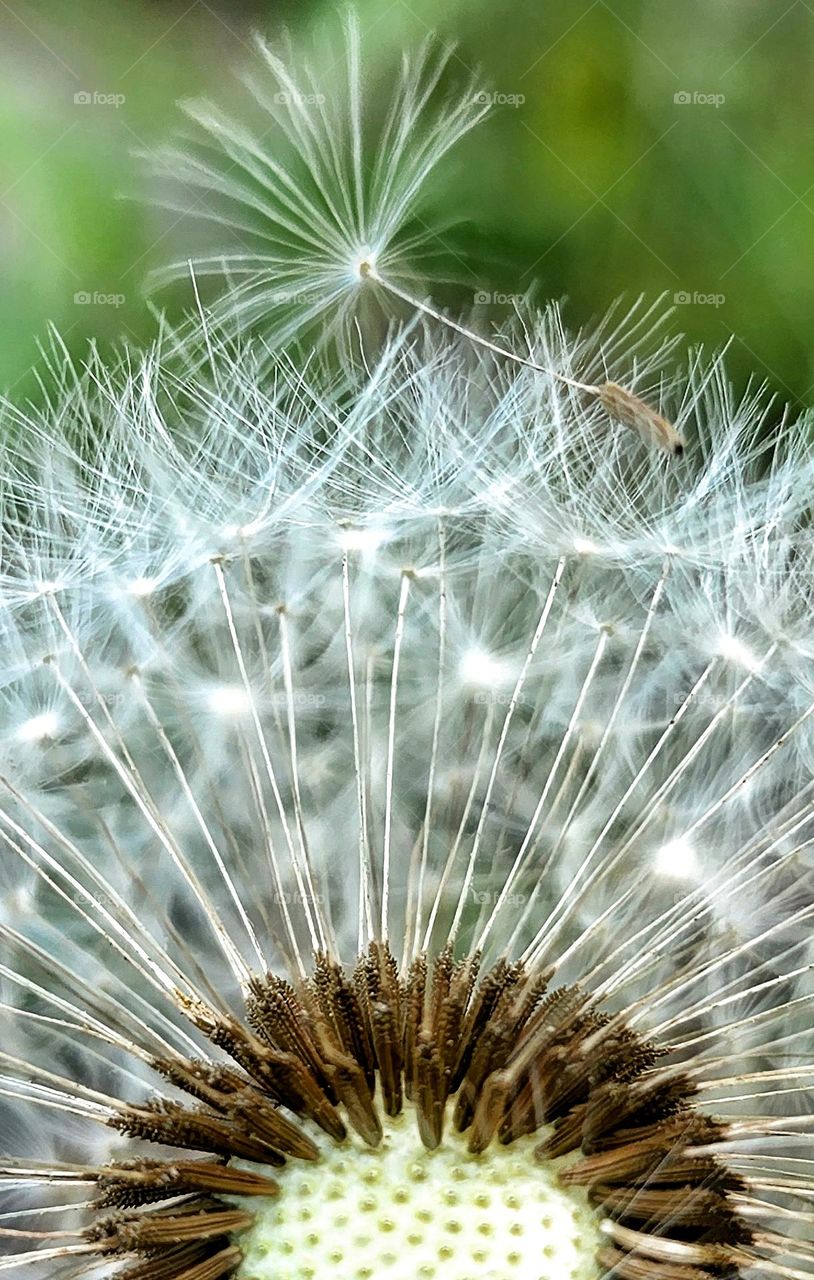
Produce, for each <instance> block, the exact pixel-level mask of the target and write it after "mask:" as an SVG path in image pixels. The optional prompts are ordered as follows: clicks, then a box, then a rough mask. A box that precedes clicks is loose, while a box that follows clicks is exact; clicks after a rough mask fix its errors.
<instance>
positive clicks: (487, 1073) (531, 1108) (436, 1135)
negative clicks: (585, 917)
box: [87, 943, 749, 1280]
mask: <svg viewBox="0 0 814 1280" xmlns="http://www.w3.org/2000/svg"><path fill="white" fill-rule="evenodd" d="M549 980H550V975H548V974H545V973H536V974H530V973H528V972H526V971H525V970H524V969H523V967H522V966H521V965H519V964H511V963H508V962H507V961H504V960H501V961H499V962H498V963H497V964H496V965H495V966H494V967H493V968H492V969H490V970H488V971H487V972H485V973H481V972H480V962H479V958H478V957H477V956H470V957H468V958H467V959H464V960H459V961H455V960H454V959H453V956H452V953H451V951H450V950H445V951H443V952H442V953H441V954H440V955H439V956H438V957H437V958H436V960H435V961H434V963H432V964H431V965H430V964H429V963H428V961H427V960H426V958H425V957H423V956H422V957H420V958H419V959H417V960H416V961H415V962H414V964H413V965H412V967H411V968H410V970H409V972H408V973H407V974H406V976H404V977H401V976H400V975H399V972H398V966H397V964H396V962H395V960H394V958H393V956H392V954H391V953H390V952H389V950H388V949H387V948H386V947H384V946H382V945H381V944H377V943H374V944H373V945H372V946H371V947H370V949H369V951H368V953H367V954H366V955H364V956H363V957H362V958H361V959H360V960H359V961H358V962H357V965H356V967H355V968H354V970H353V971H352V972H351V973H348V972H346V971H345V970H344V969H343V968H342V967H341V966H340V965H338V964H337V963H335V962H334V961H333V960H331V959H329V958H327V957H325V956H317V957H316V959H315V962H314V970H313V974H312V976H311V978H310V979H309V980H308V982H307V983H304V984H303V985H302V988H301V989H299V990H295V988H294V987H293V986H292V985H291V984H290V983H288V982H286V981H284V980H283V979H281V978H279V977H275V976H273V975H267V976H266V977H264V978H257V979H256V980H254V981H253V983H252V985H251V990H250V992H249V993H248V997H247V1009H246V1013H247V1020H246V1022H242V1021H240V1020H239V1019H237V1018H235V1017H233V1016H230V1015H226V1014H222V1013H219V1012H216V1011H214V1010H213V1009H211V1008H209V1007H205V1006H203V1005H197V1004H196V1005H189V1006H188V1012H189V1015H190V1017H191V1018H192V1020H193V1021H194V1022H195V1023H196V1025H197V1026H198V1027H199V1029H201V1030H202V1031H204V1032H205V1034H206V1035H207V1036H208V1038H209V1039H210V1040H211V1042H212V1043H213V1044H214V1045H216V1046H217V1047H218V1048H219V1049H221V1050H224V1051H225V1052H226V1054H228V1055H229V1057H230V1058H231V1060H232V1063H233V1064H234V1065H225V1064H223V1063H220V1062H205V1061H192V1060H188V1059H184V1058H182V1057H180V1056H179V1057H178V1058H172V1059H169V1058H166V1059H161V1060H158V1059H157V1060H156V1061H155V1062H154V1066H155V1068H156V1070H157V1071H158V1072H160V1073H161V1075H162V1076H163V1077H164V1078H165V1079H166V1080H168V1081H169V1082H171V1083H172V1084H173V1085H174V1086H176V1087H177V1088H179V1089H181V1090H183V1091H185V1092H186V1093H188V1094H190V1095H191V1096H192V1097H193V1098H194V1099H195V1100H196V1102H195V1104H194V1105H185V1104H183V1103H181V1102H177V1101H170V1100H168V1099H157V1100H153V1101H151V1102H149V1103H147V1104H146V1105H144V1106H122V1108H121V1111H120V1113H119V1114H117V1115H116V1116H115V1117H113V1118H112V1119H111V1121H110V1123H111V1124H113V1125H114V1127H116V1128H118V1129H119V1130H121V1131H123V1132H124V1133H127V1134H129V1135H131V1136H132V1137H135V1138H140V1139H148V1140H151V1141H154V1142H158V1143H164V1144H166V1145H168V1146H171V1147H175V1148H186V1149H190V1150H195V1151H198V1152H207V1153H209V1154H208V1157H207V1158H204V1159H200V1158H191V1159H184V1160H179V1159H175V1160H173V1159H168V1160H134V1161H130V1162H127V1163H123V1164H115V1165H108V1166H106V1167H104V1168H102V1169H99V1170H98V1171H96V1174H95V1179H96V1182H97V1184H98V1191H99V1200H98V1203H99V1206H100V1207H101V1208H103V1209H105V1210H106V1211H107V1212H105V1213H104V1214H103V1215H102V1216H101V1217H99V1218H98V1219H97V1220H96V1221H95V1222H94V1224H93V1226H92V1227H91V1228H89V1229H88V1231H87V1238H88V1239H89V1240H90V1241H92V1242H94V1243H95V1245H96V1247H97V1248H98V1250H99V1252H100V1253H102V1254H104V1255H106V1256H109V1255H122V1256H125V1255H131V1257H132V1255H136V1257H137V1261H136V1262H135V1264H133V1265H129V1266H128V1267H126V1269H125V1271H124V1272H123V1273H122V1274H123V1275H124V1276H126V1278H127V1280H218V1278H219V1277H221V1276H225V1275H227V1274H229V1273H231V1272H232V1271H234V1270H235V1268H236V1267H237V1266H238V1265H239V1263H240V1257H241V1255H240V1251H239V1248H238V1247H237V1246H236V1244H235V1242H234V1237H235V1234H236V1233H239V1232H240V1231H241V1230H243V1229H245V1228H246V1227H247V1226H248V1225H250V1223H251V1221H252V1216H251V1214H249V1213H247V1212H245V1211H244V1210H242V1209H240V1210H238V1209H234V1208H232V1207H229V1206H227V1204H225V1203H224V1201H223V1199H222V1198H221V1197H226V1196H273V1195H275V1194H276V1193H277V1191H278V1187H277V1185H276V1183H275V1182H274V1180H273V1179H272V1178H270V1177H268V1176H267V1174H266V1173H261V1172H251V1171H246V1170H244V1169H241V1168H237V1167H235V1166H234V1165H232V1164H229V1163H227V1162H228V1161H229V1160H230V1159H231V1158H232V1157H235V1158H239V1159H241V1160H244V1161H253V1162H257V1163H258V1164H262V1165H282V1164H284V1163H285V1161H286V1160H287V1159H291V1158H294V1159H300V1160H315V1159H317V1158H318V1155H319V1152H318V1148H317V1146H316V1145H315V1143H314V1142H313V1141H312V1139H311V1138H310V1137H309V1136H308V1134H307V1133H306V1132H305V1131H304V1129H303V1127H302V1125H300V1124H298V1123H297V1122H296V1121H295V1120H292V1119H290V1118H289V1115H293V1116H296V1117H307V1119H308V1120H310V1121H311V1122H313V1123H314V1124H315V1125H317V1126H319V1128H321V1129H322V1130H323V1131H324V1132H325V1133H327V1134H328V1135H329V1136H330V1137H331V1138H333V1139H335V1140H336V1141H337V1142H340V1141H342V1139H343V1138H344V1137H345V1136H346V1133H347V1129H346V1124H349V1125H350V1126H352V1128H353V1129H355V1130H356V1132H357V1133H358V1134H359V1135H361V1137H362V1138H363V1139H364V1141H365V1142H367V1143H368V1144H370V1145H371V1146H376V1145H377V1144H378V1142H379V1141H380V1139H381V1137H382V1114H383V1113H384V1114H386V1115H388V1116H395V1115H397V1114H399V1112H400V1111H401V1109H402V1106H403V1102H404V1098H405V1096H406V1097H407V1098H408V1099H409V1100H410V1101H411V1103H412V1105H413V1107H414V1108H415V1112H416V1115H417V1118H418V1126H419V1131H420V1136H421V1140H422V1142H423V1143H424V1145H425V1146H426V1147H427V1148H430V1149H432V1148H435V1147H437V1146H438V1145H439V1144H440V1143H441V1142H442V1141H443V1133H444V1126H445V1124H449V1123H451V1124H452V1125H453V1126H454V1127H455V1128H456V1129H457V1130H458V1131H459V1132H465V1133H466V1134H467V1135H468V1145H469V1149H470V1151H471V1152H473V1153H479V1152H482V1151H484V1150H485V1148H486V1147H487V1146H488V1145H489V1143H490V1142H492V1141H493V1140H494V1139H496V1140H497V1141H498V1142H501V1143H510V1142H512V1141H513V1140H514V1139H515V1138H518V1137H519V1136H521V1135H526V1134H533V1133H535V1132H537V1131H538V1130H540V1129H541V1128H542V1127H543V1126H545V1130H544V1136H543V1138H542V1141H541V1143H540V1145H539V1147H537V1148H536V1155H537V1157H538V1158H539V1159H540V1160H543V1161H544V1160H549V1159H553V1158H555V1157H559V1156H563V1155H566V1154H568V1153H572V1158H571V1160H570V1161H569V1162H567V1167H565V1168H564V1169H563V1171H562V1172H561V1175H560V1176H561V1181H562V1182H563V1183H564V1184H571V1185H579V1186H582V1187H584V1188H586V1189H587V1191H588V1194H589V1196H590V1198H591V1200H592V1201H593V1202H594V1203H595V1205H596V1208H597V1213H598V1214H599V1215H600V1216H601V1217H602V1218H604V1219H606V1220H607V1227H606V1231H607V1244H606V1246H605V1247H604V1248H603V1250H602V1251H601V1253H600V1256H599V1257H598V1259H597V1262H598V1265H599V1267H600V1268H601V1269H603V1270H605V1271H607V1272H609V1273H611V1274H614V1275H616V1276H619V1277H620V1278H621V1280H707V1277H720V1276H723V1275H727V1276H732V1275H734V1274H736V1273H737V1266H736V1264H735V1261H734V1260H735V1259H736V1257H737V1253H738V1251H739V1250H740V1249H742V1248H743V1246H744V1245H745V1244H747V1243H748V1241H749V1233H748V1231H747V1229H746V1227H745V1225H744V1224H743V1222H742V1221H741V1220H740V1219H739V1217H738V1215H737V1212H736V1209H735V1205H734V1200H733V1196H735V1195H736V1194H737V1193H738V1192H739V1191H740V1190H741V1189H742V1188H741V1185H740V1183H739V1181H738V1179H737V1178H736V1177H735V1176H733V1175H732V1174H731V1173H730V1172H729V1171H728V1170H727V1169H726V1167H725V1166H724V1165H723V1164H722V1163H721V1162H720V1161H718V1160H717V1159H716V1158H715V1157H714V1156H712V1155H710V1154H707V1152H708V1151H709V1148H710V1145H711V1144H714V1143H715V1141H716V1140H719V1139H720V1137H721V1136H722V1128H721V1126H720V1125H719V1124H718V1123H717V1122H716V1121H715V1120H713V1119H711V1118H709V1117H706V1116H703V1115H701V1114H700V1113H699V1112H697V1111H696V1110H695V1109H694V1108H693V1106H692V1103H691V1096H692V1087H691V1084H690V1082H689V1080H688V1078H687V1077H686V1075H684V1074H682V1073H681V1071H680V1069H678V1068H675V1067H667V1066H665V1065H664V1064H663V1063H662V1064H661V1065H659V1063H660V1060H661V1058H662V1055H661V1054H660V1052H659V1050H658V1048H657V1047H656V1046H654V1045H653V1044H650V1043H648V1042H646V1041H645V1040H643V1039H642V1038H641V1037H639V1036H638V1035H637V1034H635V1033H634V1032H633V1031H632V1030H630V1029H629V1027H628V1026H627V1025H626V1024H625V1020H624V1018H623V1017H621V1016H611V1015H609V1014H607V1013H602V1012H598V1011H597V1010H596V1009H595V1008H593V1007H592V1003H591V1000H590V997H589V996H588V995H587V994H586V993H585V992H583V991H582V990H580V989H579V988H578V987H564V988H558V989H555V990H550V989H549ZM450 1103H451V1105H448V1104H450ZM541 1136H542V1135H541ZM212 1157H216V1159H212ZM168 1201H169V1202H170V1203H169V1204H168V1203H165V1202H168Z"/></svg>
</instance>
